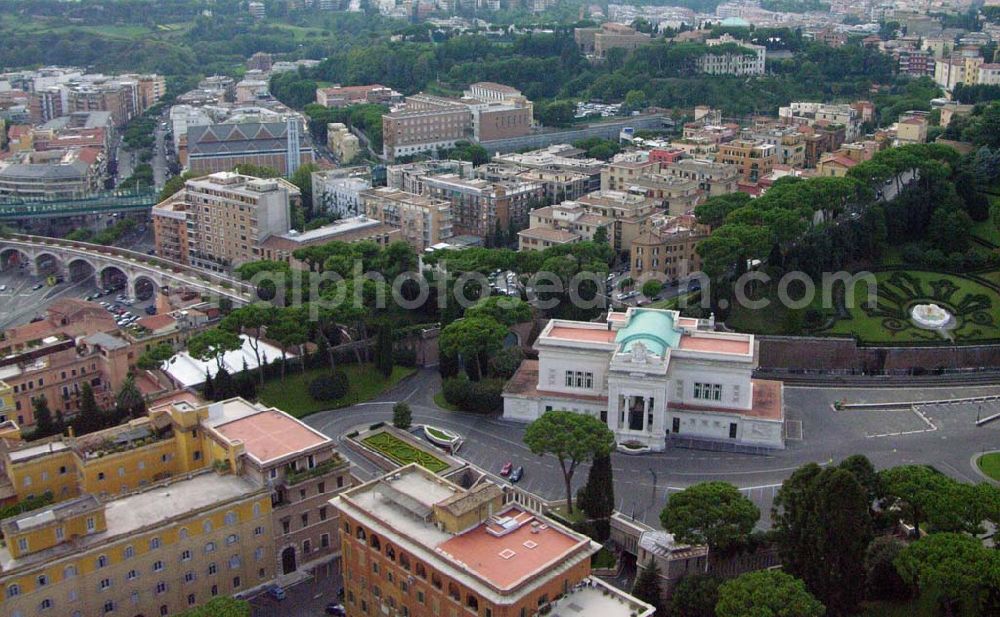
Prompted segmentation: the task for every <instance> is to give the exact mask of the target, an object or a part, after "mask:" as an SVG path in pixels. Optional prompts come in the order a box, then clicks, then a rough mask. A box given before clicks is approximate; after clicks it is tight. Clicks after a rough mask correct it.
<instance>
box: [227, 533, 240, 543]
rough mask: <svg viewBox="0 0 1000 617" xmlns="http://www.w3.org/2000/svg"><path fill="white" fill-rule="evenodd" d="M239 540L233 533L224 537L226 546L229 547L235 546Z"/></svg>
mask: <svg viewBox="0 0 1000 617" xmlns="http://www.w3.org/2000/svg"><path fill="white" fill-rule="evenodd" d="M239 539H240V538H239V536H237V535H236V534H235V533H231V534H229V535H228V536H226V544H227V545H229V544H236V542H237V541H238V540H239Z"/></svg>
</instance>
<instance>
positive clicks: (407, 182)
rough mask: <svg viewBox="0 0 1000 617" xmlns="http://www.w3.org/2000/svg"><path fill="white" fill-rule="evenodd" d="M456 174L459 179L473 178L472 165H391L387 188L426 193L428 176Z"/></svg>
mask: <svg viewBox="0 0 1000 617" xmlns="http://www.w3.org/2000/svg"><path fill="white" fill-rule="evenodd" d="M443 174H454V175H456V176H458V177H459V178H463V179H465V178H472V176H473V173H472V163H471V162H470V161H456V160H447V159H441V160H429V161H418V162H415V163H406V164H403V165H389V166H387V167H386V173H385V175H386V181H385V183H386V186H387V187H389V188H392V189H398V190H400V191H406V192H407V193H417V194H418V195H422V194H423V193H424V179H425V178H426V177H427V176H439V175H443Z"/></svg>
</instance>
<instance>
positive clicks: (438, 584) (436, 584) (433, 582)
mask: <svg viewBox="0 0 1000 617" xmlns="http://www.w3.org/2000/svg"><path fill="white" fill-rule="evenodd" d="M431 585H434V588H435V589H441V577H440V576H438V575H437V574H431Z"/></svg>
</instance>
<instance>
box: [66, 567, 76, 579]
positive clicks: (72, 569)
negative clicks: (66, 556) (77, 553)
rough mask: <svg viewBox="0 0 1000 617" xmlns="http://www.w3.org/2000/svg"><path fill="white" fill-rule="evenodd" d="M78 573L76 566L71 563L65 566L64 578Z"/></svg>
mask: <svg viewBox="0 0 1000 617" xmlns="http://www.w3.org/2000/svg"><path fill="white" fill-rule="evenodd" d="M76 575H77V570H76V566H74V565H69V566H66V567H65V568H63V578H73V577H74V576H76Z"/></svg>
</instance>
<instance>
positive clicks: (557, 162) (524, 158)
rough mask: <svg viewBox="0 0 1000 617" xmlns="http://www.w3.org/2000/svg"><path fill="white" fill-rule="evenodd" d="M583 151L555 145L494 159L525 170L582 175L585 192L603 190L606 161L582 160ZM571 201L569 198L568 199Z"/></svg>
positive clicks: (565, 145)
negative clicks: (602, 183) (602, 176)
mask: <svg viewBox="0 0 1000 617" xmlns="http://www.w3.org/2000/svg"><path fill="white" fill-rule="evenodd" d="M582 154H583V151H582V150H579V149H577V148H574V147H572V146H570V145H567V144H555V145H552V146H549V147H547V148H541V149H539V150H531V151H529V152H511V153H508V154H500V155H497V156H496V157H494V159H493V160H494V162H496V163H505V164H509V165H517V166H518V167H522V168H524V169H532V170H536V171H551V172H563V173H568V174H569V173H572V174H580V175H582V176H585V177H586V184H585V186H584V192H585V193H590V192H592V191H599V190H601V173H602V171H603V170H604V167H605V163H604V161H601V160H598V159H590V158H582V157H581V156H580V155H582ZM567 199H569V198H567Z"/></svg>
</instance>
